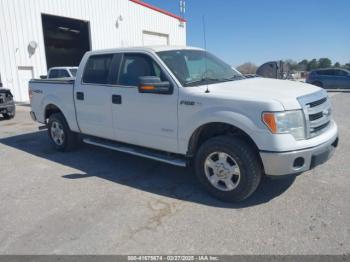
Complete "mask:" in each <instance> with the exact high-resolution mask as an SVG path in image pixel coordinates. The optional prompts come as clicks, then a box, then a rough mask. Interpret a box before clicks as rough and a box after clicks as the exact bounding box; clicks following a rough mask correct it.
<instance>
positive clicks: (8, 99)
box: [0, 83, 16, 119]
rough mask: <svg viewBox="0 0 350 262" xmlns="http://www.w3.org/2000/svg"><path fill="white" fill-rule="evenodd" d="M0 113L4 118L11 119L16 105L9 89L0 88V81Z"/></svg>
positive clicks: (0, 85)
mask: <svg viewBox="0 0 350 262" xmlns="http://www.w3.org/2000/svg"><path fill="white" fill-rule="evenodd" d="M0 114H2V116H3V117H4V118H5V119H11V118H14V117H15V114H16V106H15V102H14V101H13V95H12V94H11V91H10V90H8V89H5V88H2V84H1V83H0Z"/></svg>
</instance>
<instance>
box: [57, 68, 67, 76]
mask: <svg viewBox="0 0 350 262" xmlns="http://www.w3.org/2000/svg"><path fill="white" fill-rule="evenodd" d="M58 77H70V75H69V73H68V72H67V70H65V69H61V70H59V76H58Z"/></svg>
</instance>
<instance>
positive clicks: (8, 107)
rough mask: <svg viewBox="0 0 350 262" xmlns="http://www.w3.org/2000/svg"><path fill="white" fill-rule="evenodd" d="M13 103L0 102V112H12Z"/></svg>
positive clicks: (13, 108)
mask: <svg viewBox="0 0 350 262" xmlns="http://www.w3.org/2000/svg"><path fill="white" fill-rule="evenodd" d="M15 108H16V106H15V104H14V103H1V104H0V114H7V113H12V112H14V111H15Z"/></svg>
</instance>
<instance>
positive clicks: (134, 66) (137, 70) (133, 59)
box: [118, 54, 166, 86]
mask: <svg viewBox="0 0 350 262" xmlns="http://www.w3.org/2000/svg"><path fill="white" fill-rule="evenodd" d="M141 76H158V77H160V79H161V81H165V79H166V78H165V76H164V74H163V72H162V70H161V68H160V67H159V66H158V64H157V63H156V62H155V61H154V60H153V59H152V58H151V57H149V56H147V55H144V54H125V55H124V59H123V62H122V65H121V69H120V74H119V81H118V82H119V85H124V86H137V85H138V84H139V77H141Z"/></svg>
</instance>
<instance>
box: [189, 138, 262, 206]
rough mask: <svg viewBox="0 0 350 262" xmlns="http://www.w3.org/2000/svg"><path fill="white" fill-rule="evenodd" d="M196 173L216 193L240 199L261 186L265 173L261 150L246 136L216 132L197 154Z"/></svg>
mask: <svg viewBox="0 0 350 262" xmlns="http://www.w3.org/2000/svg"><path fill="white" fill-rule="evenodd" d="M195 170H196V175H197V177H198V179H199V181H200V182H201V184H202V185H203V186H204V188H205V189H206V190H207V191H208V192H209V193H210V194H212V195H213V196H214V197H216V198H218V199H220V200H223V201H227V202H238V201H242V200H244V199H246V198H248V197H249V196H250V195H251V194H252V193H253V192H254V191H255V190H256V188H257V187H258V185H259V183H260V179H261V176H262V174H263V168H262V164H261V162H260V159H259V156H258V152H257V151H256V149H255V148H254V147H253V145H252V144H250V143H249V142H247V141H246V140H245V139H244V137H241V136H235V135H227V136H217V137H213V138H210V139H208V140H207V141H206V142H204V143H203V144H202V145H201V146H200V148H199V150H198V151H197V154H196V157H195Z"/></svg>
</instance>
